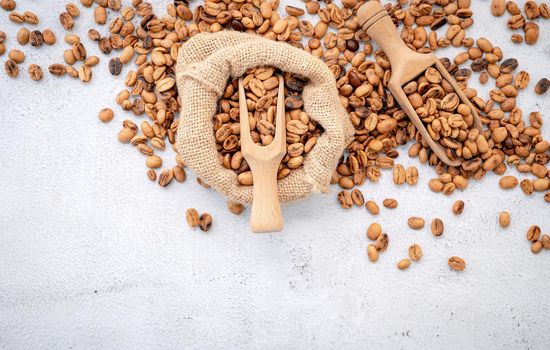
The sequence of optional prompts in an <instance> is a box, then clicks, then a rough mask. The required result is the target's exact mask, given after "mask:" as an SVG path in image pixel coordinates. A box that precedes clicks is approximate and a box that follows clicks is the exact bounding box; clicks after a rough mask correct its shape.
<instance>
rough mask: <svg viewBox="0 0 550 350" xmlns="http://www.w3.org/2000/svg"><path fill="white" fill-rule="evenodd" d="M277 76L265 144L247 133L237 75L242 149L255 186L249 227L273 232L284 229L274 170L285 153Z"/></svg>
mask: <svg viewBox="0 0 550 350" xmlns="http://www.w3.org/2000/svg"><path fill="white" fill-rule="evenodd" d="M278 77H279V93H278V95H277V112H276V117H275V118H276V119H275V121H276V125H275V135H274V137H273V141H272V142H271V143H270V144H269V145H267V146H259V145H256V144H255V143H254V141H253V140H252V137H251V136H250V121H249V120H248V107H247V106H246V95H245V93H244V88H243V78H240V79H239V110H240V124H241V152H242V154H243V157H244V159H246V161H247V163H248V166H249V167H250V170H251V171H252V180H253V181H254V190H253V192H252V196H253V198H252V212H251V213H250V229H251V230H252V232H273V231H281V230H282V229H283V215H282V213H281V205H280V203H279V195H278V192H277V172H278V170H279V165H280V164H281V160H282V159H283V157H284V156H285V154H286V128H285V97H284V81H283V77H282V76H281V75H279V76H278Z"/></svg>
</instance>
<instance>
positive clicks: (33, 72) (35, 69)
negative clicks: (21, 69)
mask: <svg viewBox="0 0 550 350" xmlns="http://www.w3.org/2000/svg"><path fill="white" fill-rule="evenodd" d="M43 76H44V73H43V72H42V68H40V66H39V65H37V64H31V65H30V66H29V77H30V78H31V79H32V80H34V81H39V80H42V77H43Z"/></svg>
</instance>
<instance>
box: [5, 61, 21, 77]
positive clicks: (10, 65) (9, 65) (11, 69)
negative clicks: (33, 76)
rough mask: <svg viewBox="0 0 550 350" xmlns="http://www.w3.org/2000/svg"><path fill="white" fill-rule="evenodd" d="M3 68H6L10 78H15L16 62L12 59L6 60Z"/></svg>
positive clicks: (16, 72)
mask: <svg viewBox="0 0 550 350" xmlns="http://www.w3.org/2000/svg"><path fill="white" fill-rule="evenodd" d="M4 68H5V69H6V73H7V74H8V76H9V77H10V78H17V76H18V75H19V67H18V66H17V63H16V62H15V61H14V60H12V59H9V60H7V61H6V63H5V64H4Z"/></svg>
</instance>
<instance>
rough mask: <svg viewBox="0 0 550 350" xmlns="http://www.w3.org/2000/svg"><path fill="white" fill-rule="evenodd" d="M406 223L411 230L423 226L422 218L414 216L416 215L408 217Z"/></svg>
mask: <svg viewBox="0 0 550 350" xmlns="http://www.w3.org/2000/svg"><path fill="white" fill-rule="evenodd" d="M407 224H408V225H409V227H410V228H412V229H413V230H420V229H422V228H423V227H424V219H423V218H419V217H416V216H413V217H410V218H409V219H408V220H407Z"/></svg>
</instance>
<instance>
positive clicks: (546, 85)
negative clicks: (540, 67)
mask: <svg viewBox="0 0 550 350" xmlns="http://www.w3.org/2000/svg"><path fill="white" fill-rule="evenodd" d="M548 89H550V80H548V79H546V78H542V79H541V80H539V82H538V83H537V85H536V86H535V92H536V93H537V95H544V94H545V93H546V91H548Z"/></svg>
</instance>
